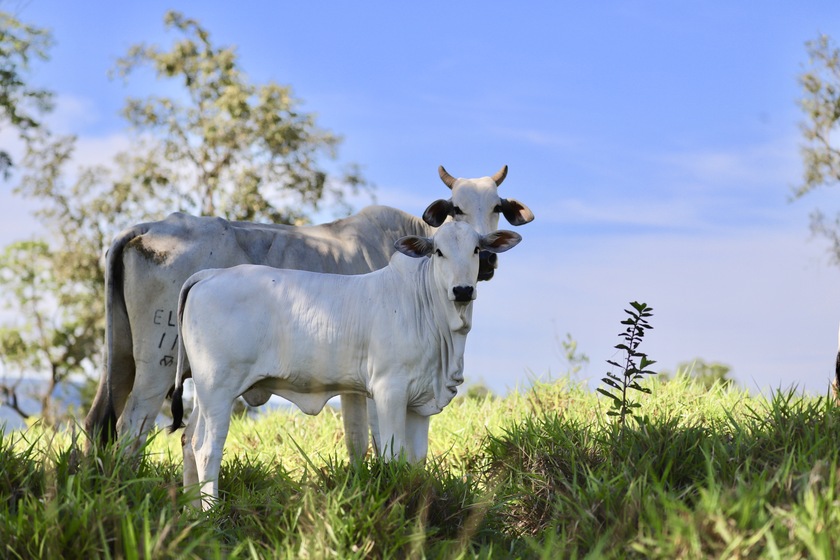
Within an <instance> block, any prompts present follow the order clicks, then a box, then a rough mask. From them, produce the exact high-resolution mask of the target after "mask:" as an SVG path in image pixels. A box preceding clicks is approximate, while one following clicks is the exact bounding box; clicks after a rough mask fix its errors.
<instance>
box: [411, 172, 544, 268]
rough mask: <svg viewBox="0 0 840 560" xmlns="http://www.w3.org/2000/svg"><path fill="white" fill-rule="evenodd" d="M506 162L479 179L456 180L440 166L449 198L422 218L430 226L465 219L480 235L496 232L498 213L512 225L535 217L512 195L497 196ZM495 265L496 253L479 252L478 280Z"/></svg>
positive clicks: (440, 173)
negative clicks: (448, 189) (490, 173)
mask: <svg viewBox="0 0 840 560" xmlns="http://www.w3.org/2000/svg"><path fill="white" fill-rule="evenodd" d="M507 171H508V168H507V165H505V166H504V167H502V168H501V169H500V170H499V171H498V172H497V173H496V174H495V175H493V176H492V177H480V178H478V179H456V178H455V177H453V176H452V175H450V174H449V173H447V172H446V169H444V168H443V166H442V165H441V166H440V167H439V168H438V174H439V175H440V178H441V180H442V181H443V182H444V184H445V185H446V186H447V187H449V188H450V189H452V198H450V199H449V200H443V199H441V200H436V201H434V202H432V203H431V204H430V205H429V207H428V208H426V211H425V212H423V220H425V221H426V223H427V224H429V225H430V226H432V227H439V226H440V225H441V224H443V223H444V222H445V221H456V222H466V223H468V224H469V225H471V226H472V227H473V229H475V231H477V232H478V233H479V234H481V235H487V234H488V233H490V232H493V231H496V230H497V229H498V227H499V214H504V215H505V218H506V219H507V221H508V222H510V224H511V225H514V226H521V225H522V224H527V223H528V222H530V221H531V220H533V219H534V213H533V212H531V210H530V209H529V208H528V207H527V206H525V205H524V204H522V203H521V202H519V201H518V200H514V199H512V198H501V197H499V190H498V188H499V185H501V184H502V181H504V180H505V177H506V176H507ZM496 266H497V258H496V255H495V253H492V252H490V251H484V252H482V254H481V258H480V266H479V271H478V279H479V280H489V279H491V278H492V277H493V272H494V271H495V269H496Z"/></svg>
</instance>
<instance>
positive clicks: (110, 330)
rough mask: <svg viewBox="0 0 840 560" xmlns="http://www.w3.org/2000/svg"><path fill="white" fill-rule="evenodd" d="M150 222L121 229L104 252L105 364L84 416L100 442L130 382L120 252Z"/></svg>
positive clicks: (109, 436) (111, 435) (112, 427)
mask: <svg viewBox="0 0 840 560" xmlns="http://www.w3.org/2000/svg"><path fill="white" fill-rule="evenodd" d="M150 226H151V224H148V223H147V224H138V225H136V226H134V227H131V228H128V229H125V230H123V231H122V232H121V233H120V234H118V235H117V236H116V237H115V238H114V240H113V242H112V243H111V246H110V247H109V248H108V251H107V253H106V255H105V368H104V370H103V372H102V376H101V378H100V381H99V387H98V388H97V391H96V396H95V397H94V400H93V403H92V404H91V409H90V411H89V412H88V415H87V417H86V418H85V429H86V430H87V432H88V434H90V435H91V436H92V437H93V438H95V439H98V440H99V442H100V444H102V445H106V444H108V443H110V442H113V441H114V440H115V439H116V435H117V417H118V416H119V414H120V413H121V412H122V407H123V406H124V405H125V398H126V397H127V395H128V393H129V391H130V389H131V387H132V386H133V385H134V352H133V348H132V340H131V325H130V323H129V321H128V311H127V310H126V305H125V294H124V291H123V290H124V280H125V270H124V266H123V253H124V251H125V247H126V246H127V245H128V244H129V243H130V242H131V241H132V240H133V239H134V238H136V237H138V236H140V235H143V234H144V233H146V232H147V231H148V230H149V227H150ZM118 339H119V340H118ZM115 362H119V363H120V365H119V366H116V365H115ZM115 387H119V388H120V396H119V398H115V395H114V393H115ZM116 401H119V402H116Z"/></svg>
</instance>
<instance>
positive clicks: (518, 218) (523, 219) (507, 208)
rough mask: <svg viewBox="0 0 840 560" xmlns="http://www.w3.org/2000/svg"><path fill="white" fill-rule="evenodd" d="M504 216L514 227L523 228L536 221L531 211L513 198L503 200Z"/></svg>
mask: <svg viewBox="0 0 840 560" xmlns="http://www.w3.org/2000/svg"><path fill="white" fill-rule="evenodd" d="M501 206H502V214H504V215H505V219H506V220H507V221H508V222H509V223H510V225H512V226H521V225H524V224H527V223H528V222H530V221H532V220H533V219H534V213H533V212H531V209H530V208H528V207H527V206H525V205H524V204H522V203H521V202H519V201H518V200H515V199H513V198H503V199H502V205H501Z"/></svg>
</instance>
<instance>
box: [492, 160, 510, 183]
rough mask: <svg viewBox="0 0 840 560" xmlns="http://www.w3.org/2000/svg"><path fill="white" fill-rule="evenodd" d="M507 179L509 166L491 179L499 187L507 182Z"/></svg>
mask: <svg viewBox="0 0 840 560" xmlns="http://www.w3.org/2000/svg"><path fill="white" fill-rule="evenodd" d="M505 177H507V165H505V166H504V167H502V168H501V169H499V170H498V171H497V172H496V174H495V175H493V176H492V177H491V179H493V182H494V183H496V186H497V187H498V186H499V185H501V184H502V181H504V180H505Z"/></svg>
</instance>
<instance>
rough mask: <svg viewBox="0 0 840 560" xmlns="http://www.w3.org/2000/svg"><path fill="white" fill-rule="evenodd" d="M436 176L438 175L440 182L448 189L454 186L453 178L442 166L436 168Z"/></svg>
mask: <svg viewBox="0 0 840 560" xmlns="http://www.w3.org/2000/svg"><path fill="white" fill-rule="evenodd" d="M438 175H440V180H441V181H443V182H444V184H445V185H446V186H447V187H449V188H450V189H451V188H452V185H454V184H455V177H453V176H452V175H450V174H449V173H447V172H446V169H444V168H443V166H442V165H441V166H439V167H438Z"/></svg>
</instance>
